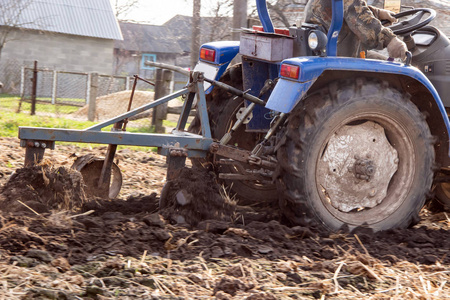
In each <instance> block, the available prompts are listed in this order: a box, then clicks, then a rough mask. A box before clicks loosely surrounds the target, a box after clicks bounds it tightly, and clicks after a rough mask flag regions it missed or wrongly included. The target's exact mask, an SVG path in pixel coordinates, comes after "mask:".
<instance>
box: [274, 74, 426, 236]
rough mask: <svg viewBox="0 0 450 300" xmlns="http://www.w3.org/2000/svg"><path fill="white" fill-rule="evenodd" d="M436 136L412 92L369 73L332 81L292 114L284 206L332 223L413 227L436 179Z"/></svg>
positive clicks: (284, 151) (283, 165)
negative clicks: (368, 77)
mask: <svg viewBox="0 0 450 300" xmlns="http://www.w3.org/2000/svg"><path fill="white" fill-rule="evenodd" d="M338 87H339V88H338ZM431 141H432V137H431V134H430V130H429V128H428V125H427V123H426V121H425V119H424V117H423V116H422V114H421V113H420V112H419V110H418V109H417V107H416V106H415V105H414V104H413V103H412V102H410V101H409V97H408V95H406V94H402V93H400V92H399V91H397V90H396V89H394V88H392V87H389V86H388V84H386V83H381V82H375V81H370V80H363V79H358V80H357V81H356V83H355V82H352V83H351V82H339V83H338V84H331V85H330V86H328V87H326V88H324V89H322V90H320V91H318V92H316V93H314V94H311V95H310V96H309V97H307V98H306V99H305V100H304V101H302V102H301V103H300V104H299V105H298V106H297V107H296V108H295V109H294V111H293V112H292V113H291V115H290V116H289V118H288V120H287V128H286V139H285V142H284V143H283V145H282V146H281V147H280V149H279V151H278V153H277V156H278V162H279V164H280V167H279V170H278V174H279V176H280V177H279V178H278V179H277V186H278V188H279V190H280V192H281V193H280V194H281V195H282V196H281V199H280V206H281V208H282V210H283V213H284V215H285V216H286V217H287V218H288V219H289V220H290V221H291V222H293V223H297V224H305V223H307V224H310V223H319V224H320V225H324V226H325V227H327V228H328V229H331V230H339V229H340V228H342V227H343V226H348V227H349V229H350V230H351V229H354V228H356V227H368V228H371V229H373V230H375V231H378V230H385V229H390V228H405V227H408V226H409V225H411V224H413V223H414V222H415V221H417V220H418V213H419V211H420V209H421V208H422V206H423V204H424V202H425V198H426V195H427V193H428V192H429V190H430V188H431V185H432V178H433V171H432V166H433V163H434V148H433V145H432V142H431Z"/></svg>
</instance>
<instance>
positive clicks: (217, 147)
mask: <svg viewBox="0 0 450 300" xmlns="http://www.w3.org/2000/svg"><path fill="white" fill-rule="evenodd" d="M209 151H210V152H212V153H216V152H217V151H219V145H218V144H211V146H210V147H209Z"/></svg>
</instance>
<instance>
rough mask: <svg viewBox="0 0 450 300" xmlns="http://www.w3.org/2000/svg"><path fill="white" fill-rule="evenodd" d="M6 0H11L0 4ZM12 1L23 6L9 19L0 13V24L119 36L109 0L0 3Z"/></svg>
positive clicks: (89, 34)
mask: <svg viewBox="0 0 450 300" xmlns="http://www.w3.org/2000/svg"><path fill="white" fill-rule="evenodd" d="M8 2H9V3H14V2H15V4H5V5H2V3H8ZM14 5H16V8H15V9H17V6H18V5H22V7H24V9H23V11H22V13H21V14H19V19H18V20H17V21H16V22H14V23H11V22H7V21H5V19H4V17H5V16H0V25H7V26H8V25H9V26H11V25H12V26H17V27H20V28H26V29H35V30H42V31H50V32H58V33H65V34H73V35H80V36H89V37H97V38H103V39H113V40H122V34H121V32H120V28H119V25H118V22H117V20H116V17H115V15H114V12H113V9H112V7H111V3H110V1H109V0H32V1H29V0H0V7H2V6H4V7H11V6H14ZM4 15H6V14H4ZM16 15H17V13H16Z"/></svg>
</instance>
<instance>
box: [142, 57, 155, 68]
mask: <svg viewBox="0 0 450 300" xmlns="http://www.w3.org/2000/svg"><path fill="white" fill-rule="evenodd" d="M147 60H150V61H156V55H155V54H142V60H141V69H142V70H153V69H154V68H155V67H151V66H146V65H145V62H146V61H147Z"/></svg>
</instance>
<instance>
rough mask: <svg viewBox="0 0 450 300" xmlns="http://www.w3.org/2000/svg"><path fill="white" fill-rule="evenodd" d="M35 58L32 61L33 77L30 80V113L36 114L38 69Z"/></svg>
mask: <svg viewBox="0 0 450 300" xmlns="http://www.w3.org/2000/svg"><path fill="white" fill-rule="evenodd" d="M37 63H38V62H37V60H35V61H34V68H33V78H32V79H31V81H32V82H33V87H32V90H31V113H30V114H31V115H35V114H36V93H37V75H38V69H37Z"/></svg>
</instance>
